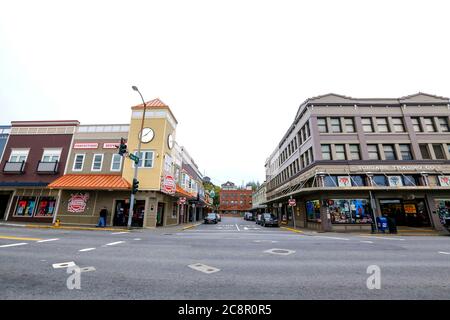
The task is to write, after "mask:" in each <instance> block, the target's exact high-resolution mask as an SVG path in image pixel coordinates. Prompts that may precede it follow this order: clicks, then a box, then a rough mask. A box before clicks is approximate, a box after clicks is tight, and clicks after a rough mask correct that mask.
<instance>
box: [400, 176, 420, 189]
mask: <svg viewBox="0 0 450 320" xmlns="http://www.w3.org/2000/svg"><path fill="white" fill-rule="evenodd" d="M403 185H404V186H406V187H415V186H418V185H419V177H418V176H413V175H404V176H403Z"/></svg>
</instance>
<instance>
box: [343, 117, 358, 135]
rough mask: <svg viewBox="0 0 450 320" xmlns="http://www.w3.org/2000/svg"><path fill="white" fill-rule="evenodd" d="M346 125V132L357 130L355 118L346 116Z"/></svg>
mask: <svg viewBox="0 0 450 320" xmlns="http://www.w3.org/2000/svg"><path fill="white" fill-rule="evenodd" d="M344 126H345V131H346V132H355V124H354V122H353V118H344Z"/></svg>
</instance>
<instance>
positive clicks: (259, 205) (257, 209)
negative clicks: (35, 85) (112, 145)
mask: <svg viewBox="0 0 450 320" xmlns="http://www.w3.org/2000/svg"><path fill="white" fill-rule="evenodd" d="M266 192H267V188H266V182H263V183H262V184H261V185H260V186H259V188H258V189H256V190H255V191H254V192H253V194H252V208H251V211H252V212H254V213H264V212H266V210H267V205H266V204H265V203H266V202H267V196H266Z"/></svg>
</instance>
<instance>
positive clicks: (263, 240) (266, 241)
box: [253, 240, 278, 243]
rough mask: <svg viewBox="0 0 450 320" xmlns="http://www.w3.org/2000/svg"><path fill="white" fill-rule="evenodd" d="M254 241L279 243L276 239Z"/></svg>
mask: <svg viewBox="0 0 450 320" xmlns="http://www.w3.org/2000/svg"><path fill="white" fill-rule="evenodd" d="M253 242H270V243H277V242H278V241H275V240H253Z"/></svg>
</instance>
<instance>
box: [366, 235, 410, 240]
mask: <svg viewBox="0 0 450 320" xmlns="http://www.w3.org/2000/svg"><path fill="white" fill-rule="evenodd" d="M360 237H361V238H373V239H385V240H396V241H404V240H405V239H402V238H394V237H392V238H391V237H378V236H360Z"/></svg>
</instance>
